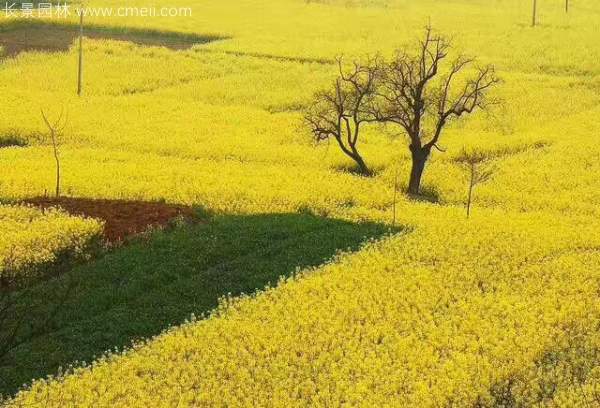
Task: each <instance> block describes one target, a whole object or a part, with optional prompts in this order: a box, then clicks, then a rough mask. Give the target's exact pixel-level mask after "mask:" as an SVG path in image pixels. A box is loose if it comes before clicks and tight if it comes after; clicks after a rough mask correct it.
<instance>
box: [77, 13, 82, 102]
mask: <svg viewBox="0 0 600 408" xmlns="http://www.w3.org/2000/svg"><path fill="white" fill-rule="evenodd" d="M82 88H83V9H81V10H79V67H78V72H77V96H81V91H82Z"/></svg>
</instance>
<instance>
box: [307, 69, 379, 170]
mask: <svg viewBox="0 0 600 408" xmlns="http://www.w3.org/2000/svg"><path fill="white" fill-rule="evenodd" d="M337 62H338V69H339V74H338V78H337V79H336V81H335V83H334V84H333V86H332V89H330V90H327V91H321V92H319V93H317V94H316V95H315V100H314V103H313V104H312V106H311V107H310V108H309V109H308V111H307V112H306V114H305V116H304V119H305V122H306V123H307V124H308V125H309V126H310V129H311V132H312V134H313V135H314V137H315V140H316V141H317V142H320V141H325V140H330V138H333V139H335V141H336V142H337V144H338V145H339V147H340V149H341V150H342V152H344V154H346V155H347V156H348V157H350V158H351V159H352V160H354V161H355V162H356V164H357V165H358V169H359V171H360V172H361V173H362V174H364V175H369V174H371V171H370V169H369V167H368V166H367V164H366V163H365V160H364V159H363V157H362V155H361V154H360V153H359V151H358V142H359V138H360V131H361V126H362V125H363V124H364V123H369V122H375V121H377V118H376V117H375V116H373V114H372V109H371V108H370V107H371V106H372V104H373V102H374V98H375V95H376V89H377V85H378V81H379V78H380V74H381V69H380V66H381V63H380V60H379V58H374V59H372V60H370V61H369V62H368V63H367V64H364V65H363V64H361V63H359V62H356V61H355V62H354V63H353V64H352V66H351V67H349V68H348V69H346V68H345V67H344V63H343V61H342V59H341V58H338V60H337Z"/></svg>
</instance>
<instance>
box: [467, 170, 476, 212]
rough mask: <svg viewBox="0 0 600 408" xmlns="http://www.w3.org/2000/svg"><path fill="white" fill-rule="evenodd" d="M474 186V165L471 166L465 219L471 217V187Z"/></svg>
mask: <svg viewBox="0 0 600 408" xmlns="http://www.w3.org/2000/svg"><path fill="white" fill-rule="evenodd" d="M474 185H475V165H474V164H471V181H470V182H469V197H468V198H467V218H469V217H470V216H471V202H472V200H473V186H474Z"/></svg>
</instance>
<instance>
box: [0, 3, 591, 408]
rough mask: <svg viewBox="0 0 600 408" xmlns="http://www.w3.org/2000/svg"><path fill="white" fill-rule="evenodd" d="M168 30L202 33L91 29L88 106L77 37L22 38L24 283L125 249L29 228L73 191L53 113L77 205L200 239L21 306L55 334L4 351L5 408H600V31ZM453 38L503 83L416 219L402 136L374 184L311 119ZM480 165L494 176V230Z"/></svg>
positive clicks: (71, 276) (443, 146) (388, 140)
mask: <svg viewBox="0 0 600 408" xmlns="http://www.w3.org/2000/svg"><path fill="white" fill-rule="evenodd" d="M119 4H120V2H117V1H113V0H98V1H92V2H90V3H89V6H95V7H114V8H116V7H119ZM145 5H146V4H145V3H144V2H143V1H141V0H133V1H130V2H128V6H131V7H134V6H140V7H143V6H145ZM168 6H169V7H183V8H185V7H191V8H192V10H193V14H192V16H180V17H172V18H143V17H128V18H120V17H116V16H115V17H89V18H87V19H86V26H85V27H86V28H85V33H86V36H85V38H84V41H83V55H84V65H83V67H84V71H83V72H84V74H83V93H82V95H81V96H77V94H76V85H77V61H78V49H77V29H78V26H77V19H76V18H75V16H72V17H71V18H57V19H53V20H51V19H35V18H34V19H22V18H13V17H5V16H3V15H2V13H1V12H0V75H1V80H0V102H1V104H2V105H1V106H2V114H0V202H2V205H1V206H0V261H1V262H2V264H1V265H2V266H0V267H2V268H3V269H2V270H0V272H2V271H3V270H8V269H10V270H11V273H13V272H12V271H14V273H17V274H19V273H21V274H23V275H25V274H26V273H27V271H29V270H30V267H33V266H37V268H36V270H38V269H40V268H41V269H43V268H44V267H45V265H47V264H50V263H52V262H56V261H60V259H61V257H62V256H63V255H64V254H65V253H70V254H84V255H85V254H88V247H89V246H90V245H92V243H93V242H94V241H95V240H98V237H99V236H100V234H101V233H102V231H103V229H104V228H108V227H109V226H110V220H108V221H106V222H105V221H103V220H102V219H101V218H102V217H96V218H93V217H89V216H88V217H85V216H83V215H81V214H74V213H71V214H69V212H68V209H47V208H43V209H40V208H39V206H38V207H36V206H33V205H31V204H28V205H25V204H23V203H22V202H23V201H24V200H25V201H29V202H31V201H32V200H34V199H35V198H36V197H38V199H39V197H45V199H47V198H48V195H49V194H52V192H53V191H54V182H55V161H54V158H53V147H52V145H51V144H50V143H49V141H48V139H47V138H45V137H44V135H45V134H46V132H47V127H46V125H45V123H44V121H43V118H42V116H41V114H40V110H43V111H44V112H45V114H46V115H48V116H49V117H50V118H51V119H53V120H56V118H58V117H63V118H64V120H65V126H64V129H63V132H62V134H61V145H60V157H61V188H62V194H63V195H64V196H66V197H71V198H73V199H75V198H77V199H85V200H92V201H90V202H93V203H96V204H94V205H102V204H98V203H102V202H105V203H108V202H111V203H117V202H138V203H145V204H144V205H143V206H142V207H140V208H145V209H146V210H145V211H147V212H149V211H150V210H149V208H151V207H152V206H154V205H156V206H160V207H161V208H163V207H164V208H168V207H170V208H171V210H170V211H175V213H177V214H179V213H178V212H177V211H179V210H174V209H182V208H184V210H181V211H184V212H186V214H187V212H190V213H191V212H194V213H197V215H196V217H197V220H196V221H195V222H187V221H186V220H183V219H179V218H176V217H175V216H173V217H169V220H168V223H167V222H164V224H165V225H166V224H169V225H168V226H166V227H165V228H161V229H157V230H156V231H148V232H146V233H144V234H142V235H141V236H136V237H133V238H132V240H131V242H130V241H127V240H126V241H125V242H123V243H122V245H117V246H114V247H113V246H109V247H107V248H106V249H105V250H103V251H101V253H100V254H92V253H91V252H90V253H89V254H88V256H87V258H88V259H87V260H86V259H84V260H83V261H79V262H78V263H77V264H75V265H68V266H67V267H65V268H64V270H62V271H61V273H59V276H51V277H46V278H44V279H41V280H36V281H35V282H33V283H32V284H31V285H30V286H29V287H26V288H21V287H19V288H11V289H8V292H6V293H8V295H6V298H7V299H9V300H11V299H13V298H14V299H18V300H17V301H16V302H15V304H14V310H15V311H16V312H18V313H21V314H22V315H23V316H29V317H28V318H27V319H26V320H27V321H28V325H25V326H24V328H23V329H22V330H17V331H16V333H17V334H16V336H15V337H14V339H13V338H12V337H10V336H4V335H3V334H4V333H0V334H2V335H0V339H4V340H5V339H11V340H12V341H13V342H15V344H16V345H14V346H11V347H10V348H7V349H6V350H5V352H4V353H2V351H3V347H1V346H2V345H1V344H0V394H4V395H5V396H6V397H5V399H3V400H2V399H0V404H2V405H3V406H7V407H21V406H56V407H59V406H123V407H130V406H285V407H288V406H403V407H404V406H410V407H440V406H443V407H450V406H453V407H521V406H557V407H558V406H560V407H596V406H600V296H599V295H600V182H599V181H598V174H599V173H600V144H599V143H598V141H599V140H600V139H599V138H600V121H598V118H599V117H600V104H599V102H600V48H598V46H597V43H598V41H599V40H600V35H599V34H598V30H597V25H598V23H599V21H600V4H597V2H595V1H593V0H573V1H571V4H570V9H569V12H568V13H566V12H565V8H564V2H562V1H559V0H547V1H546V0H538V15H537V25H536V26H535V27H532V26H531V12H532V10H531V2H530V1H525V0H486V1H484V0H419V1H416V0H329V1H328V0H321V1H315V0H312V1H305V0H237V1H229V0H223V1H218V2H217V1H204V0H201V1H195V2H192V1H190V0H174V1H173V2H171V3H169V5H168ZM427 24H431V26H432V27H433V28H434V30H436V32H441V33H444V34H446V35H448V36H449V37H451V38H452V41H453V47H454V48H453V51H455V52H463V53H464V54H465V55H468V56H473V57H476V58H477V60H478V61H479V62H480V63H481V64H493V66H494V68H495V72H496V74H497V76H498V78H499V79H500V82H499V83H498V84H497V86H495V87H494V89H493V94H494V97H495V98H497V99H496V101H497V103H494V104H493V105H491V106H490V107H489V109H486V110H485V111H480V112H475V113H474V114H473V115H470V116H468V117H466V118H461V119H459V120H457V121H454V122H452V123H450V124H449V125H448V127H447V129H446V130H445V133H444V135H443V137H442V139H441V140H440V143H439V145H440V146H439V150H441V151H438V150H434V151H433V152H432V154H431V159H430V160H429V162H428V163H427V167H426V170H425V173H424V176H423V185H422V195H421V196H419V197H418V198H417V197H413V196H410V195H407V194H405V191H406V189H407V187H408V175H409V174H410V169H411V152H410V151H409V149H408V148H407V146H408V139H407V137H406V135H405V134H404V133H403V131H401V130H400V128H399V127H393V126H383V125H378V124H374V125H370V126H368V127H365V128H364V131H363V133H362V134H361V140H360V149H361V153H362V156H363V157H364V159H365V161H366V162H367V163H368V164H369V167H370V168H371V169H372V170H373V174H371V175H369V176H364V175H360V174H357V172H356V171H355V169H354V168H353V163H352V162H351V161H350V159H348V158H347V157H346V156H345V155H344V154H342V152H341V151H340V149H339V148H338V146H336V144H335V142H334V141H329V142H324V143H320V144H317V145H315V143H314V136H313V135H311V132H310V129H309V128H308V127H307V125H306V122H305V121H304V120H303V118H304V112H305V110H306V109H307V108H308V107H310V106H311V104H312V103H313V100H314V99H313V95H314V94H315V92H318V91H319V90H321V89H327V88H328V87H331V85H332V84H334V83H335V78H336V75H337V73H338V71H337V68H338V67H337V65H336V57H338V56H340V55H343V56H344V57H345V59H346V60H347V61H352V60H355V59H361V60H366V59H368V57H369V56H371V57H372V56H374V55H375V54H380V55H381V56H382V57H383V58H391V57H392V56H393V55H394V51H395V50H396V49H398V48H403V47H410V46H411V45H414V43H415V40H417V39H419V38H420V37H421V36H422V33H423V27H424V26H426V25H427ZM65 112H66V115H63V116H61V113H63V114H64V113H65ZM465 152H477V154H479V155H482V156H484V157H486V158H487V159H486V161H485V166H486V169H488V170H489V177H488V178H486V180H485V181H484V182H482V183H481V184H480V185H477V186H476V188H475V190H474V201H473V203H472V206H471V209H470V216H469V217H468V218H467V214H466V209H465V203H466V200H467V192H468V190H469V169H468V168H467V167H466V166H465V163H464V161H462V157H463V156H464V154H465ZM86 202H87V201H86ZM136 208H137V207H136ZM140 211H142V212H143V211H144V210H140ZM149 218H150V219H152V216H149ZM146 224H148V225H153V223H152V222H150V221H149V222H147V223H146ZM105 226H106V227H105ZM133 232H136V233H139V232H140V231H139V230H138V229H136V230H135V231H133ZM104 234H105V236H106V234H107V230H106V229H104ZM119 238H121V237H120V236H119ZM84 258H86V257H85V256H84ZM9 264H10V268H9V267H7V266H6V265H9ZM3 287H4V285H2V287H0V288H3ZM67 288H68V290H67ZM63 292H64V293H65V298H64V299H62V298H61V300H60V303H59V304H60V308H59V309H55V305H54V304H53V303H52V299H55V298H56V299H58V298H60V295H61V294H62V293H63ZM3 293H4V292H3ZM0 306H1V305H0ZM0 309H1V308H0ZM16 312H15V313H16ZM15 316H16V314H15ZM38 316H39V317H38ZM192 316H193V317H192ZM2 317H3V315H2V313H0V332H2V331H4V332H5V333H8V332H9V331H10V330H11V329H13V328H17V327H21V326H19V325H21V324H22V322H21V320H22V319H21V320H19V319H17V317H11V316H9V317H8V318H7V317H4V319H3V318H2ZM49 317H51V318H52V319H51V320H46V319H49Z"/></svg>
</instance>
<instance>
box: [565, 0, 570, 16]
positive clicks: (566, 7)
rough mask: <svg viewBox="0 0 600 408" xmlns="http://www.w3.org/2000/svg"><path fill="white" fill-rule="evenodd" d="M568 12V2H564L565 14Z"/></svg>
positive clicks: (567, 0) (566, 0)
mask: <svg viewBox="0 0 600 408" xmlns="http://www.w3.org/2000/svg"><path fill="white" fill-rule="evenodd" d="M568 12H569V0H565V13H568Z"/></svg>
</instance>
